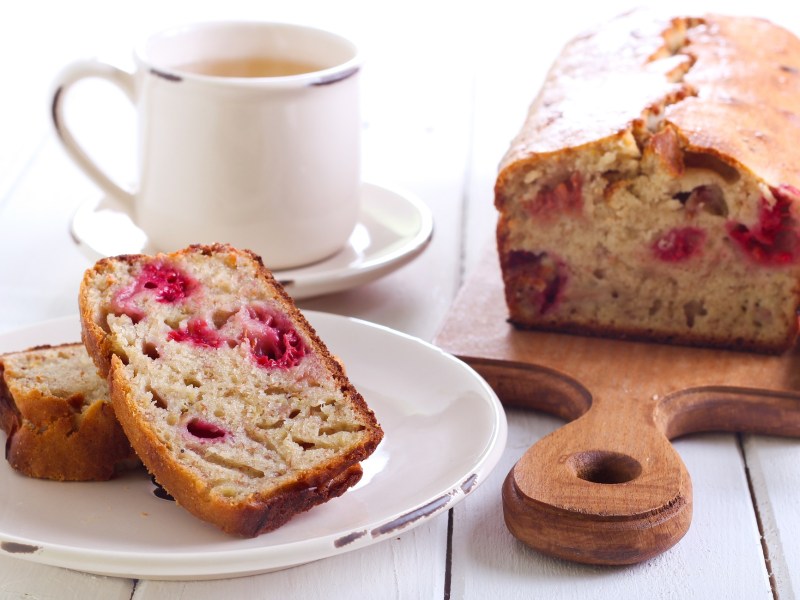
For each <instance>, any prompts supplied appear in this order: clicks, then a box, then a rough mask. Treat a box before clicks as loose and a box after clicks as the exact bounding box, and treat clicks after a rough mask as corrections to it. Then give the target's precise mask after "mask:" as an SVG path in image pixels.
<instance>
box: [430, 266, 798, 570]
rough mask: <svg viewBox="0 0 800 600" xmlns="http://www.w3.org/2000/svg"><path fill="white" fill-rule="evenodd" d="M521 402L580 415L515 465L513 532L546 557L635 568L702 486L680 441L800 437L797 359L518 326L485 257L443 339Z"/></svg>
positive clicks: (661, 545) (509, 499)
mask: <svg viewBox="0 0 800 600" xmlns="http://www.w3.org/2000/svg"><path fill="white" fill-rule="evenodd" d="M436 343H437V344H438V345H439V346H441V347H442V348H444V349H445V350H447V351H449V352H452V353H453V354H455V355H457V356H459V357H461V358H462V359H464V360H465V361H466V362H468V363H470V364H471V365H472V366H473V367H474V368H476V370H478V371H479V372H480V373H481V374H482V375H483V376H484V377H485V378H486V379H487V380H488V381H489V383H490V384H491V385H492V386H493V387H494V389H495V390H496V391H497V393H498V395H499V396H500V398H501V400H502V401H503V402H504V403H506V404H508V405H510V406H521V407H527V408H533V409H536V410H541V411H544V412H548V413H551V414H554V415H557V416H559V417H561V418H564V419H567V420H569V421H571V422H570V423H568V424H567V425H566V426H564V427H562V428H561V429H559V430H557V431H555V432H553V433H552V434H551V435H549V436H547V437H546V438H544V439H543V440H540V441H539V442H538V443H537V444H536V445H534V446H533V447H532V448H531V449H530V450H529V451H528V452H526V453H525V454H524V455H523V456H522V457H521V458H520V460H519V461H518V462H517V464H516V465H515V466H514V468H513V469H512V470H511V471H510V472H509V475H508V477H507V478H506V480H505V482H504V484H503V492H502V493H503V507H504V514H505V521H506V525H507V526H508V528H509V530H510V531H511V532H512V533H513V534H514V535H515V536H517V537H518V538H519V539H521V540H522V541H524V542H525V543H527V544H529V545H531V546H532V547H534V548H536V549H538V550H541V551H543V552H546V553H548V554H551V555H554V556H559V557H562V558H567V559H570V560H574V561H577V562H583V563H588V564H611V565H617V564H631V563H636V562H640V561H643V560H646V559H648V558H650V557H652V556H654V555H656V554H658V553H660V552H663V551H664V550H666V549H668V548H670V547H672V546H673V545H674V544H675V543H677V542H678V541H679V540H680V539H681V537H683V535H685V533H686V531H687V530H688V528H689V525H690V523H691V513H692V486H691V480H690V477H689V474H688V472H687V470H686V468H685V466H684V464H683V462H682V461H681V459H680V457H679V456H678V454H677V453H676V452H675V450H674V449H673V447H672V445H671V444H670V442H669V440H670V439H674V438H676V437H679V436H681V435H685V434H687V433H694V432H700V431H743V432H757V433H768V434H777V435H784V436H797V435H800V358H798V353H797V352H796V351H793V352H790V353H788V354H786V355H783V356H762V355H754V354H747V353H739V352H724V351H719V350H708V349H700V348H687V347H680V346H667V345H655V344H647V343H640V342H628V341H620V340H609V339H601V338H584V337H580V336H570V335H560V334H553V333H543V332H534V331H520V330H517V329H515V328H514V327H512V326H510V325H509V324H507V323H506V307H505V301H504V299H503V290H502V280H501V278H500V273H499V267H498V264H497V257H496V255H495V254H494V252H493V250H492V251H489V252H487V255H486V257H485V259H484V260H483V261H482V262H481V263H480V264H479V266H478V267H477V269H476V272H475V273H474V274H473V275H472V276H471V278H470V280H469V281H468V282H467V283H466V285H465V286H464V288H463V289H462V291H461V292H460V293H459V295H458V297H457V299H456V302H455V304H454V306H453V308H452V310H451V313H450V316H449V317H448V319H447V320H446V322H445V324H444V326H443V328H442V330H441V331H440V333H439V335H438V336H437V338H436Z"/></svg>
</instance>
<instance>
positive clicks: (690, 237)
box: [652, 227, 706, 262]
mask: <svg viewBox="0 0 800 600" xmlns="http://www.w3.org/2000/svg"><path fill="white" fill-rule="evenodd" d="M705 241H706V232H705V231H703V230H702V229H700V228H698V227H678V228H675V229H670V230H669V231H668V232H666V233H665V234H664V235H662V236H661V237H659V238H658V239H657V240H656V241H655V242H654V243H653V246H652V248H653V254H654V255H655V257H656V258H658V259H659V260H662V261H664V262H682V261H685V260H689V259H690V258H692V256H694V255H696V254H698V253H699V252H700V251H701V250H702V249H703V243H704V242H705Z"/></svg>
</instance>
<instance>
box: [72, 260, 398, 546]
mask: <svg viewBox="0 0 800 600" xmlns="http://www.w3.org/2000/svg"><path fill="white" fill-rule="evenodd" d="M79 304H80V314H81V325H82V332H83V333H82V335H83V340H84V344H85V346H86V348H87V350H88V351H89V353H90V355H91V356H92V357H93V358H94V360H95V363H96V364H97V366H98V369H99V370H100V372H101V373H102V374H104V375H107V377H108V380H109V387H110V389H111V396H112V403H113V406H114V409H115V411H116V414H117V418H118V419H119V421H120V423H121V424H122V427H123V429H124V430H125V433H126V435H127V436H128V439H129V440H130V442H131V445H132V446H133V447H134V449H135V450H136V452H137V454H138V455H139V457H140V458H141V460H142V462H143V463H144V464H145V466H146V467H147V469H148V470H149V471H150V472H151V474H152V475H153V476H154V478H155V480H156V481H157V482H158V483H159V484H160V485H161V486H163V488H164V489H165V490H166V491H167V492H168V493H169V494H170V495H171V496H172V497H173V498H174V499H175V500H176V501H177V502H178V504H180V505H181V506H183V507H184V508H185V509H187V510H188V511H190V512H191V513H192V514H194V515H195V516H197V517H199V518H201V519H203V520H205V521H207V522H209V523H212V524H214V525H216V526H218V527H219V528H221V529H222V530H223V531H226V532H228V533H231V534H235V535H239V536H245V537H249V536H255V535H258V534H260V533H263V532H266V531H270V530H272V529H275V528H277V527H279V526H280V525H282V524H283V523H285V522H286V521H287V520H289V519H290V518H291V517H292V516H293V515H295V514H297V513H299V512H301V511H305V510H307V509H309V508H311V507H313V506H315V505H317V504H320V503H322V502H325V501H327V500H329V499H331V498H334V497H336V496H339V495H341V494H342V493H344V492H345V491H346V490H347V489H348V488H349V487H351V486H352V485H353V484H355V483H356V482H357V481H358V480H359V479H360V477H361V473H362V471H361V467H360V465H359V463H360V462H361V461H363V460H364V459H365V458H367V457H368V456H369V455H370V454H371V453H372V452H373V450H374V449H375V448H376V447H377V445H378V443H379V442H380V440H381V438H382V435H383V434H382V430H381V428H380V426H379V425H378V423H377V421H376V419H375V416H374V414H373V413H372V411H371V410H370V409H369V408H368V406H367V405H366V403H365V401H364V399H363V398H362V397H361V395H360V394H359V393H358V392H357V391H356V389H355V388H354V387H353V385H352V384H351V383H350V381H349V380H348V378H347V376H346V375H345V373H344V372H343V370H342V368H341V366H340V364H339V363H338V362H337V361H336V360H335V359H334V358H333V357H332V356H331V354H330V353H329V351H328V350H327V348H326V346H325V345H324V343H323V342H322V340H321V339H320V338H319V336H318V335H317V333H316V332H315V331H314V329H313V328H312V326H311V325H310V324H309V323H308V322H307V321H306V319H305V318H304V316H303V315H302V314H301V313H300V311H299V310H298V309H297V307H296V306H295V305H294V303H293V302H292V300H291V298H290V297H289V296H288V295H287V294H286V293H285V291H284V290H283V288H282V287H281V286H280V285H279V284H278V283H277V282H276V281H275V279H274V278H273V276H272V274H271V273H270V272H269V271H268V270H267V269H266V268H265V267H264V265H263V264H262V262H261V260H260V258H258V257H257V256H256V255H254V254H252V253H250V252H248V251H241V250H237V249H235V248H232V247H230V246H227V245H219V244H218V245H213V246H192V247H189V248H186V249H184V250H181V251H179V252H175V253H172V254H159V255H156V256H144V255H135V256H120V257H113V258H108V259H103V260H101V261H99V262H98V263H97V264H96V265H95V266H94V267H92V268H90V269H89V270H88V271H87V272H86V274H85V276H84V279H83V281H82V283H81V288H80V295H79Z"/></svg>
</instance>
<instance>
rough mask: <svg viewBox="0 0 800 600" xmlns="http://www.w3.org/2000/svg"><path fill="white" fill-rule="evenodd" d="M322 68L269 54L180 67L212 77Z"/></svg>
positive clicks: (293, 72) (278, 74) (282, 74)
mask: <svg viewBox="0 0 800 600" xmlns="http://www.w3.org/2000/svg"><path fill="white" fill-rule="evenodd" d="M320 69H322V67H321V66H320V65H317V64H312V63H308V62H303V61H298V60H292V59H285V58H271V57H268V56H248V57H244V58H223V59H212V60H203V61H198V62H194V63H189V64H186V65H182V66H181V67H180V68H179V70H180V71H185V72H187V73H196V74H198V75H210V76H212V77H286V76H287V75H300V74H302V73H312V72H314V71H319V70H320Z"/></svg>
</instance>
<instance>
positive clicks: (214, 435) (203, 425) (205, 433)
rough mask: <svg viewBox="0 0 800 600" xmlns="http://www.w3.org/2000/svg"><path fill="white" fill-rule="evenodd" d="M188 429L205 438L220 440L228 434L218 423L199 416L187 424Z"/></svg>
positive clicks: (198, 436) (195, 435) (194, 434)
mask: <svg viewBox="0 0 800 600" xmlns="http://www.w3.org/2000/svg"><path fill="white" fill-rule="evenodd" d="M186 431H188V432H189V433H191V434H192V435H193V436H194V437H197V438H200V439H203V440H219V439H222V438H224V437H225V436H226V435H227V432H226V431H225V430H224V429H222V428H221V427H219V426H218V425H215V424H214V423H211V422H209V421H206V420H204V419H200V418H197V417H195V418H194V419H191V420H190V421H189V422H188V423H187V424H186Z"/></svg>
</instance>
